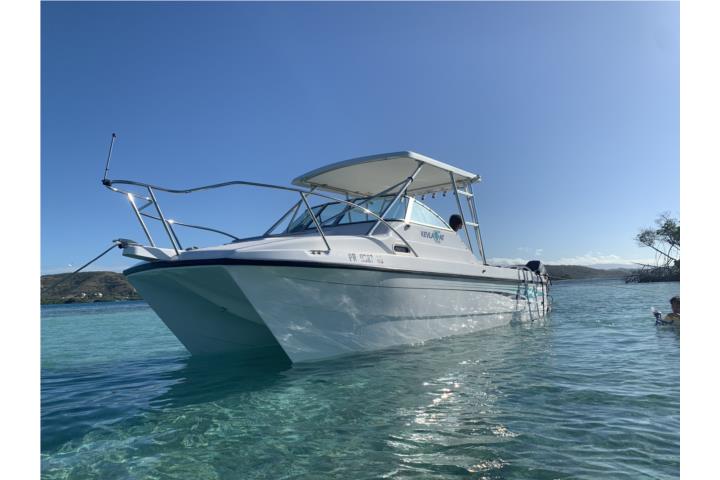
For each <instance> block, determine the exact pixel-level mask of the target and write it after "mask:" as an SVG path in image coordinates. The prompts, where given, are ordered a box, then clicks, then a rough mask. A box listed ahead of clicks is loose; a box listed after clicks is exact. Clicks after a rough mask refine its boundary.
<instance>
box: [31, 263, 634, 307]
mask: <svg viewBox="0 0 720 480" xmlns="http://www.w3.org/2000/svg"><path fill="white" fill-rule="evenodd" d="M546 268H547V270H548V273H549V274H550V278H552V279H553V280H573V279H577V280H580V279H589V278H624V277H625V276H626V275H627V274H628V273H629V272H630V270H628V269H619V268H618V269H610V270H600V269H598V268H590V267H582V266H579V265H546ZM67 275H70V274H69V273H61V274H57V275H43V276H42V277H40V303H43V304H48V303H92V302H112V301H117V300H140V299H141V298H140V295H138V293H137V291H135V288H133V286H132V285H130V283H129V282H128V281H127V279H126V278H125V277H124V276H123V275H122V274H121V273H116V272H81V273H78V274H76V275H75V276H73V277H71V278H70V279H68V280H66V281H64V282H63V283H61V284H60V285H58V286H56V287H53V286H52V285H54V284H55V283H57V282H58V281H60V279H61V278H63V277H66V276H67Z"/></svg>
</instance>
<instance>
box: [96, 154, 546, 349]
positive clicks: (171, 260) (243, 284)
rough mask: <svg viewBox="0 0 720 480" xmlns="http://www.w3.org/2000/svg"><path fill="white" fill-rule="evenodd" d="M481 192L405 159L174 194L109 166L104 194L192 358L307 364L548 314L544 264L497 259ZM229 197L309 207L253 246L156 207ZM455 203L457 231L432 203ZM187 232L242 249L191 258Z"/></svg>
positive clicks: (143, 277) (140, 285)
mask: <svg viewBox="0 0 720 480" xmlns="http://www.w3.org/2000/svg"><path fill="white" fill-rule="evenodd" d="M108 162H109V159H108ZM479 180H480V177H479V176H478V175H475V174H472V173H469V172H466V171H464V170H461V169H459V168H456V167H453V166H450V165H447V164H444V163H442V162H439V161H437V160H434V159H432V158H429V157H426V156H423V155H420V154H417V153H414V152H397V153H388V154H382V155H374V156H370V157H362V158H356V159H352V160H347V161H344V162H339V163H334V164H331V165H328V166H325V167H322V168H319V169H316V170H313V171H311V172H309V173H306V174H304V175H301V176H299V177H297V178H296V179H295V180H294V181H293V184H294V185H295V186H294V187H284V186H278V185H269V184H260V183H255V182H246V181H232V182H226V183H222V184H215V185H208V186H204V187H198V188H192V189H186V190H176V189H168V188H163V187H158V186H154V185H149V184H146V183H142V182H135V181H129V180H110V179H108V178H107V167H106V178H104V179H103V183H104V184H105V185H106V186H107V187H108V188H110V189H111V190H113V191H115V192H119V193H123V194H125V195H126V196H127V199H128V200H129V202H130V205H131V207H132V210H133V212H134V213H135V215H136V217H137V219H138V220H139V222H140V225H141V227H142V230H143V231H144V233H145V235H146V238H147V243H145V244H141V243H139V242H135V241H130V240H121V247H122V249H123V254H124V255H126V256H128V257H132V258H135V259H139V260H141V261H142V262H141V263H140V264H138V265H136V266H133V267H131V268H129V269H128V270H126V271H125V272H124V274H125V275H126V276H127V278H128V279H129V281H130V282H131V283H132V285H133V286H134V287H135V288H136V289H137V290H138V292H139V293H140V294H141V295H142V297H143V298H144V299H145V300H146V301H147V302H148V304H149V305H150V306H151V307H152V308H153V309H154V311H155V312H156V313H157V314H158V315H159V317H160V318H161V319H162V321H163V322H165V324H166V325H167V326H168V328H169V329H170V330H171V331H172V332H173V333H174V334H175V336H176V337H177V338H178V339H179V340H180V341H181V342H182V344H183V345H185V347H186V348H187V349H188V350H189V351H190V352H191V353H192V354H197V355H203V354H220V353H238V354H242V355H246V356H248V357H249V358H253V357H265V356H268V355H269V356H280V357H284V356H286V357H287V358H288V359H289V360H290V361H292V362H305V361H315V360H321V359H326V358H331V357H337V356H341V355H348V354H353V353H356V352H366V351H372V350H378V349H384V348H388V347H392V346H395V345H401V344H414V343H418V342H424V341H426V340H431V339H438V338H443V337H446V336H450V335H459V334H466V333H470V332H475V331H478V330H483V329H487V328H491V327H495V326H499V325H503V324H507V323H509V322H511V321H532V320H536V319H538V318H541V317H543V316H545V315H546V313H547V312H548V311H549V309H550V301H549V299H550V297H549V294H548V287H549V279H548V276H547V275H546V274H545V271H544V267H543V266H542V264H541V263H540V262H537V261H536V262H531V263H529V264H528V266H519V267H501V266H492V265H488V264H487V262H486V260H485V253H484V250H483V244H482V237H481V235H480V229H479V225H478V218H477V209H476V205H475V200H474V197H473V192H472V185H473V184H474V183H476V182H478V181H479ZM228 186H254V187H263V188H269V189H276V190H285V191H291V192H296V193H297V195H298V201H297V203H295V204H294V205H293V206H292V207H291V208H290V209H289V210H288V211H287V212H286V213H285V214H284V215H283V216H282V217H281V218H280V219H279V220H278V221H277V222H276V223H275V224H274V225H272V226H271V227H270V228H269V229H268V230H267V231H266V232H265V233H264V234H263V235H261V236H257V237H252V238H245V239H241V238H237V236H235V235H232V234H229V233H226V232H222V231H220V230H216V229H212V228H209V227H202V226H197V225H187V224H183V223H181V222H178V221H174V220H170V219H169V218H168V217H167V216H165V215H164V213H163V211H162V209H161V208H160V205H159V203H158V201H157V193H158V192H160V191H162V192H168V193H173V194H187V193H192V192H195V191H199V190H208V189H215V188H223V187H228ZM129 189H135V190H137V189H142V190H141V193H142V194H140V195H138V194H137V193H134V194H133V193H130V192H129V191H128V190H129ZM143 190H144V191H143ZM145 192H146V193H145ZM446 194H449V195H451V196H454V197H455V202H456V205H457V214H455V215H452V217H451V218H450V219H449V220H448V221H445V220H444V219H443V218H441V217H440V215H438V214H437V213H435V212H434V211H433V210H432V209H430V208H429V207H428V206H427V205H426V204H425V203H424V202H423V201H422V200H421V198H422V197H423V196H428V197H435V196H436V195H441V196H442V195H446ZM139 198H140V199H142V200H144V201H145V203H144V204H143V205H141V206H138V205H137V204H136V199H139ZM318 202H320V203H318ZM428 203H429V202H428ZM148 207H152V208H154V210H155V212H154V213H153V214H150V213H147V212H146V210H147V209H148ZM146 218H150V219H153V220H156V221H158V222H159V223H160V224H162V227H163V230H164V232H165V233H166V234H167V239H168V242H169V248H168V247H161V246H158V245H156V243H155V241H154V240H153V238H152V237H151V235H150V230H149V229H148V228H147V225H146V223H145V219H146ZM179 226H181V227H191V228H200V229H204V230H210V231H213V232H217V233H219V234H223V235H227V236H228V237H229V238H230V239H231V241H230V242H229V243H226V244H222V245H217V246H212V247H207V248H193V249H184V248H183V247H182V245H181V242H180V238H179V236H178V234H177V232H176V230H177V227H179Z"/></svg>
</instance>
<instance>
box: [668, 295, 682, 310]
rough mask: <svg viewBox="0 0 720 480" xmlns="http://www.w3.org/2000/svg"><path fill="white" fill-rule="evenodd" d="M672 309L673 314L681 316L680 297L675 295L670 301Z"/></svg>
mask: <svg viewBox="0 0 720 480" xmlns="http://www.w3.org/2000/svg"><path fill="white" fill-rule="evenodd" d="M670 307H671V308H672V311H673V313H677V314H678V315H680V295H675V296H674V297H672V298H671V299H670Z"/></svg>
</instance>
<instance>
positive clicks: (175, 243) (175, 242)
mask: <svg viewBox="0 0 720 480" xmlns="http://www.w3.org/2000/svg"><path fill="white" fill-rule="evenodd" d="M106 170H107V168H106ZM102 183H103V185H105V187H107V188H108V189H110V190H111V191H113V192H116V193H120V194H123V195H125V196H126V197H127V199H128V202H129V203H130V206H131V208H132V210H133V213H134V214H135V216H136V218H137V220H138V222H139V223H140V226H141V228H142V230H143V232H144V233H145V236H146V237H147V239H148V241H149V242H150V245H151V246H153V247H154V246H156V244H155V241H154V240H153V238H152V236H151V234H150V230H149V229H148V227H147V224H146V223H145V221H144V220H143V217H144V218H150V219H152V220H157V221H159V222H160V223H161V224H162V226H163V229H164V230H165V233H166V234H167V236H168V239H169V240H170V244H171V245H172V248H173V250H175V253H176V254H180V251H181V250H183V248H182V244H181V243H180V239H179V237H178V236H177V233H176V232H175V229H174V228H173V225H179V226H183V227H187V228H194V229H199V230H205V231H209V232H214V233H218V234H221V235H225V236H227V237H230V238H231V239H233V241H239V240H240V238H239V237H237V236H235V235H233V234H231V233H228V232H224V231H222V230H218V229H215V228H210V227H205V226H201V225H191V224H187V223H182V222H179V221H177V220H172V219H168V218H166V217H165V215H164V214H163V211H162V209H161V208H160V204H159V203H158V200H157V197H156V195H155V193H156V192H166V193H173V194H190V193H194V192H200V191H204V190H214V189H219V188H224V187H230V186H250V187H259V188H266V189H271V190H284V191H288V192H296V193H297V194H298V195H299V196H300V201H299V203H298V204H296V205H295V206H294V207H293V208H291V209H290V210H288V212H287V213H285V215H283V216H282V217H281V218H280V220H278V221H277V222H276V223H275V224H274V225H273V226H272V227H271V228H270V229H269V230H268V231H267V232H265V234H264V235H263V236H269V235H270V234H271V232H272V231H273V230H275V228H276V227H277V226H279V225H280V224H281V223H282V221H283V220H284V219H285V218H286V217H287V216H288V215H289V214H290V213H291V212H293V211H295V213H296V211H297V209H298V208H299V205H300V204H302V205H304V206H305V208H306V209H307V212H308V214H309V216H310V217H311V219H312V222H313V224H314V225H315V228H316V229H317V231H318V233H319V234H320V237H321V238H322V241H323V243H324V244H325V247H326V251H327V252H330V250H331V248H330V242H329V241H328V238H327V236H326V235H325V232H324V231H323V228H322V225H321V222H320V221H319V220H318V219H317V217H316V216H315V213H314V212H313V210H312V208H311V207H310V205H309V203H308V201H307V197H308V196H309V195H312V196H316V197H320V198H324V199H328V200H331V201H333V202H339V203H342V204H345V205H347V206H349V207H350V209H358V210H360V211H362V212H363V213H364V214H366V215H369V216H371V217H373V218H375V219H377V220H378V222H380V223H382V224H383V225H385V226H386V227H387V228H388V229H389V230H390V231H391V232H393V233H394V234H395V235H397V237H398V238H399V239H400V240H401V241H402V242H403V243H404V244H405V246H407V248H408V250H409V251H410V252H412V253H413V255H415V256H416V257H417V256H418V254H417V252H415V249H413V247H412V246H411V245H410V243H408V241H407V240H406V239H405V237H403V236H402V235H401V234H400V233H399V232H398V231H397V230H396V229H395V228H394V227H393V226H392V225H390V224H389V223H388V222H387V221H385V219H384V218H382V216H381V215H378V214H376V213H374V212H372V211H370V210H369V209H367V208H365V207H363V206H362V205H358V204H356V203H353V202H351V201H349V200H343V199H341V198H336V197H333V196H330V195H325V194H322V193H318V192H315V191H312V190H302V189H299V188H293V187H285V186H282V185H272V184H269V183H258V182H246V181H242V180H233V181H229V182H222V183H214V184H211V185H204V186H201V187H194V188H187V189H174V188H165V187H161V186H158V185H152V184H149V183H144V182H137V181H134V180H110V179H109V178H107V177H105V178H103V180H102ZM116 185H128V186H132V187H140V188H144V189H145V190H146V191H147V194H148V196H147V197H145V196H143V195H137V194H135V193H132V192H128V191H126V190H123V189H121V188H118V187H116ZM136 198H139V199H142V200H143V201H145V202H146V203H145V204H144V205H142V206H140V207H138V206H137V204H136V203H135V199H136ZM151 205H153V206H154V207H155V212H156V213H157V216H156V215H151V214H149V213H146V212H144V211H143V210H145V209H146V208H147V207H149V206H151ZM383 213H384V212H383ZM374 230H375V229H374V228H373V231H374ZM393 253H394V251H393Z"/></svg>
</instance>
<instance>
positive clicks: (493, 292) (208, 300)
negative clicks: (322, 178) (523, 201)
mask: <svg viewBox="0 0 720 480" xmlns="http://www.w3.org/2000/svg"><path fill="white" fill-rule="evenodd" d="M128 273H129V277H128V278H129V280H130V282H131V283H132V284H133V285H134V286H135V288H137V290H138V291H139V292H140V294H141V295H142V296H143V298H145V299H146V300H147V302H148V303H149V304H150V305H151V306H152V308H153V309H154V310H155V311H156V312H157V313H158V315H159V316H160V317H161V318H162V320H163V321H164V322H165V323H166V325H167V326H168V327H169V328H170V329H171V330H172V331H173V333H174V334H175V335H176V336H177V337H178V339H179V340H180V341H181V342H182V343H183V344H184V345H185V347H186V348H187V349H188V350H189V351H190V352H191V353H193V354H219V353H230V352H233V353H240V354H244V355H247V356H250V357H256V356H265V355H281V356H282V355H283V354H284V355H286V356H287V357H288V358H289V359H290V360H291V361H292V362H304V361H314V360H321V359H325V358H331V357H337V356H340V355H347V354H352V353H356V352H365V351H372V350H378V349H383V348H387V347H391V346H395V345H402V344H413V343H419V342H423V341H426V340H430V339H435V338H442V337H446V336H449V335H458V334H464V333H470V332H475V331H479V330H484V329H487V328H492V327H496V326H500V325H504V324H507V323H509V322H510V321H512V320H514V319H515V320H520V321H525V320H529V319H531V318H538V317H539V316H542V315H543V312H544V305H547V297H546V296H544V295H543V292H542V290H541V289H538V290H534V287H533V285H532V284H530V285H529V291H526V286H525V284H524V283H521V282H517V281H512V280H508V279H492V278H477V279H474V278H471V277H467V276H465V277H459V276H450V275H439V274H430V273H408V272H394V271H388V270H381V269H373V268H342V267H331V266H324V265H314V266H298V265H293V266H282V265H252V264H249V265H201V266H178V267H171V268H157V269H148V270H141V271H137V272H128ZM528 299H529V300H528ZM535 299H537V300H538V301H537V302H536V301H535Z"/></svg>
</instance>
